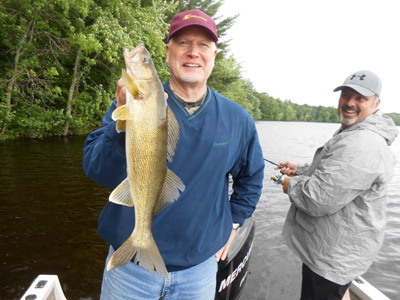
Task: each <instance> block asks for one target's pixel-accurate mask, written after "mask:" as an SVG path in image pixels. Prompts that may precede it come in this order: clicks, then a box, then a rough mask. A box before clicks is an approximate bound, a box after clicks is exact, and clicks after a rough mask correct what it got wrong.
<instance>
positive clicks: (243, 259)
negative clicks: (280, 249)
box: [21, 218, 390, 300]
mask: <svg viewBox="0 0 400 300" xmlns="http://www.w3.org/2000/svg"><path fill="white" fill-rule="evenodd" d="M254 232H255V221H254V219H253V218H249V219H247V220H246V221H245V223H244V224H243V226H242V227H240V228H239V229H238V230H237V233H236V236H235V239H234V241H233V243H232V245H231V248H230V249H229V253H228V256H227V258H226V259H225V260H224V261H220V262H219V263H218V273H217V287H216V292H215V300H239V299H240V297H241V295H242V292H243V288H244V286H245V283H246V281H247V280H248V277H249V262H250V257H251V251H252V248H253V241H254ZM346 297H347V298H346ZM21 300H67V299H66V297H65V295H64V293H63V290H62V288H61V284H60V281H59V279H58V276H57V275H44V274H42V275H39V276H38V277H37V278H36V279H35V280H34V281H33V282H32V284H31V285H30V287H29V288H28V290H27V291H26V292H25V293H24V295H23V296H22V297H21ZM243 300H244V299H243ZM343 300H390V299H389V298H388V297H386V296H385V295H384V294H383V293H381V292H380V291H379V290H378V289H376V288H375V287H374V286H372V285H371V284H370V283H368V282H367V281H366V280H365V279H364V278H362V277H358V278H356V279H355V280H353V282H352V284H351V285H350V288H349V293H348V295H346V296H345V297H344V298H343Z"/></svg>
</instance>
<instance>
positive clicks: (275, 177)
mask: <svg viewBox="0 0 400 300" xmlns="http://www.w3.org/2000/svg"><path fill="white" fill-rule="evenodd" d="M264 160H265V161H266V162H269V163H270V164H272V165H275V166H277V167H278V168H279V169H282V168H283V166H282V165H281V164H277V163H275V162H273V161H270V160H268V159H266V158H264ZM294 175H295V176H297V175H300V174H299V173H297V172H296V173H295V174H294ZM285 176H287V175H286V174H285V173H283V172H282V170H281V171H280V174H275V175H272V176H271V180H272V181H273V182H275V183H276V184H283V180H284V179H285Z"/></svg>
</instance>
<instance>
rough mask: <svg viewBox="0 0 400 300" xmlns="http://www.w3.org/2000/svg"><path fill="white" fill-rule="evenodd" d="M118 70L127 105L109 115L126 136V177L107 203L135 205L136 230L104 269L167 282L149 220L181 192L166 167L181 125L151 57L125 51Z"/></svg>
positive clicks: (143, 51) (180, 185)
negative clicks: (137, 270)
mask: <svg viewBox="0 0 400 300" xmlns="http://www.w3.org/2000/svg"><path fill="white" fill-rule="evenodd" d="M124 58H125V65H126V71H124V70H123V71H122V78H123V80H124V83H125V86H126V89H127V92H126V105H123V106H120V107H118V108H117V109H116V110H115V111H114V112H113V114H112V118H113V119H114V120H117V125H116V128H117V131H118V132H121V131H125V133H126V163H127V174H128V176H127V178H126V179H125V180H124V181H123V182H122V183H121V184H120V185H119V186H117V187H116V188H115V190H113V192H112V193H111V195H110V197H109V201H111V202H114V203H117V204H121V205H126V206H131V207H132V206H134V208H135V228H134V230H133V232H132V234H131V236H130V237H129V238H128V239H127V240H126V241H125V242H124V243H123V244H122V245H121V247H119V248H118V249H117V251H116V252H115V253H114V254H113V255H112V257H111V259H110V261H109V263H108V265H107V270H110V269H115V268H117V267H120V266H123V265H125V264H127V263H128V262H130V261H131V260H132V258H133V256H134V255H136V256H135V260H134V263H135V264H138V265H139V266H140V267H142V268H144V269H146V270H148V271H149V272H151V273H152V274H153V275H154V270H156V271H157V273H158V274H159V275H160V276H163V277H165V278H169V274H168V271H167V269H166V267H165V264H164V261H163V259H162V257H161V255H160V252H159V250H158V247H157V245H156V243H155V241H154V239H153V235H152V233H151V224H152V220H153V215H154V214H158V213H160V212H161V211H162V210H164V209H165V208H166V207H168V206H169V205H170V204H172V203H173V202H174V201H175V200H176V199H177V198H178V197H179V195H180V192H183V191H184V190H185V185H184V184H183V182H182V180H181V179H180V178H179V177H178V176H177V175H176V174H175V173H173V172H172V171H170V170H169V169H168V168H167V161H169V162H170V161H172V158H173V156H174V153H175V149H176V146H177V143H178V139H179V124H178V122H177V120H176V118H175V115H174V113H173V112H172V110H171V109H170V108H169V107H168V105H167V103H166V101H165V96H164V90H163V86H162V84H161V82H160V80H159V78H158V76H157V72H156V70H155V68H154V65H153V61H152V59H151V57H150V54H149V52H148V51H147V49H146V48H145V47H144V46H143V45H139V46H137V47H136V48H134V49H133V50H132V51H131V52H127V51H124Z"/></svg>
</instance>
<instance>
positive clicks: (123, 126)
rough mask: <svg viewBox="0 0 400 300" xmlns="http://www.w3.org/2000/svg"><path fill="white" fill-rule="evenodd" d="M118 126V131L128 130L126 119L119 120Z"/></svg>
mask: <svg viewBox="0 0 400 300" xmlns="http://www.w3.org/2000/svg"><path fill="white" fill-rule="evenodd" d="M116 128H117V132H118V133H120V132H123V131H125V130H126V120H118V121H117V125H116Z"/></svg>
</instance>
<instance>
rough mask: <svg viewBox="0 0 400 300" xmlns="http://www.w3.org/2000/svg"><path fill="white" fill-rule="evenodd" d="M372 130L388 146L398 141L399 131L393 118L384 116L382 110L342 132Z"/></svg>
mask: <svg viewBox="0 0 400 300" xmlns="http://www.w3.org/2000/svg"><path fill="white" fill-rule="evenodd" d="M364 129H367V130H371V131H373V132H375V133H377V134H379V135H380V136H382V137H383V138H384V139H385V140H386V143H387V144H388V146H390V145H391V144H392V143H393V141H394V140H395V139H396V137H397V135H398V134H399V131H398V130H397V128H396V125H395V124H394V122H393V120H392V118H391V117H389V116H387V115H385V114H383V113H382V112H381V111H380V110H377V111H376V112H375V113H374V114H373V115H370V116H368V117H366V118H365V119H364V120H362V121H361V122H359V123H357V124H354V125H353V126H350V127H348V128H346V129H344V130H341V131H353V130H364Z"/></svg>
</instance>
